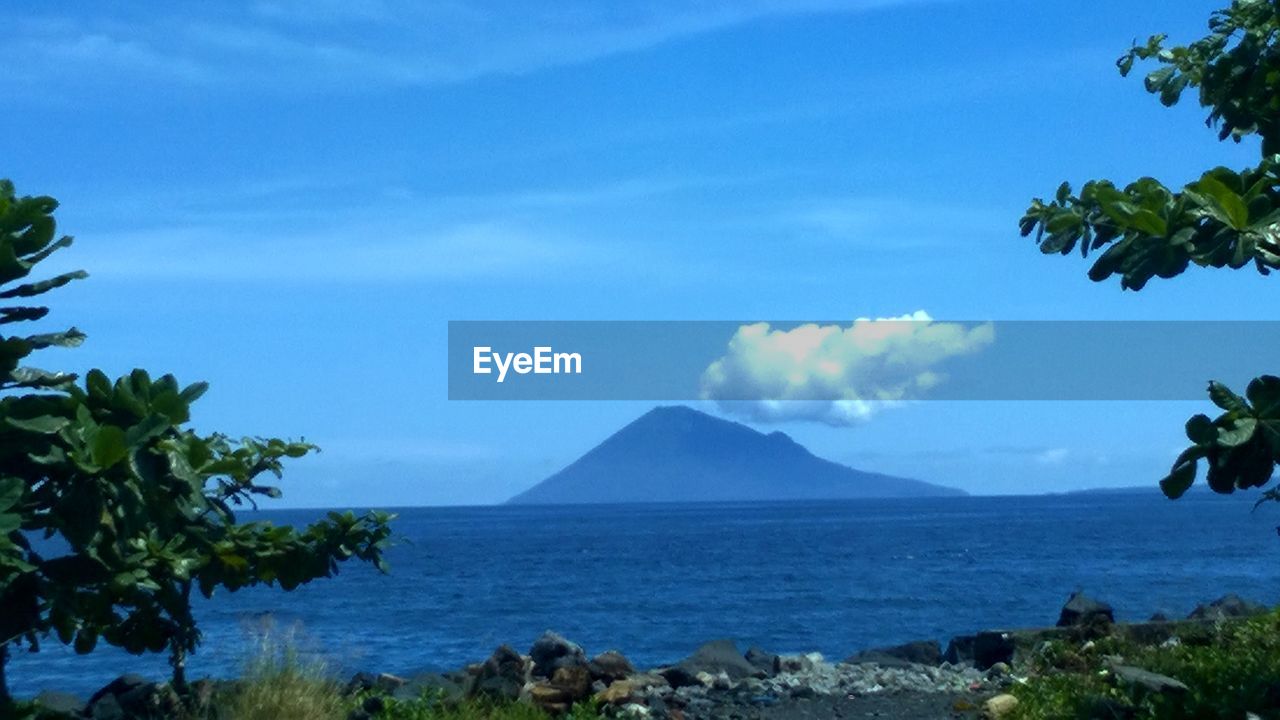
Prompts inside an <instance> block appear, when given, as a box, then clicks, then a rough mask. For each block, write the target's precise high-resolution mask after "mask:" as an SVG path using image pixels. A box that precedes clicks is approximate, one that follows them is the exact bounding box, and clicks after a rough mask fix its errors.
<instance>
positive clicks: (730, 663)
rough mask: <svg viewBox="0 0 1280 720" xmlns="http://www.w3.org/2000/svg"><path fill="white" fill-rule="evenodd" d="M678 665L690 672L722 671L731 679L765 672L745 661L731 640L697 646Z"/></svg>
mask: <svg viewBox="0 0 1280 720" xmlns="http://www.w3.org/2000/svg"><path fill="white" fill-rule="evenodd" d="M680 667H682V668H684V669H685V670H688V671H689V672H690V673H693V674H695V675H696V674H697V673H699V672H706V673H710V674H712V675H715V674H716V673H720V672H723V673H725V674H726V675H728V676H729V678H730V679H732V680H741V679H743V678H748V677H764V676H765V675H766V673H765V672H763V671H762V670H760V669H759V668H757V667H756V666H755V665H752V664H751V663H749V662H747V659H746V658H745V657H743V655H742V653H741V652H739V651H738V646H737V644H736V643H734V642H733V641H732V640H712V641H711V642H709V643H706V644H704V645H703V646H702V647H700V648H698V649H697V650H696V651H694V653H693V654H692V655H690V656H689V657H687V658H685V659H684V660H683V661H681V662H680Z"/></svg>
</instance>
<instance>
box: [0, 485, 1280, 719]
mask: <svg viewBox="0 0 1280 720" xmlns="http://www.w3.org/2000/svg"><path fill="white" fill-rule="evenodd" d="M1255 498H1256V494H1254V495H1252V496H1251V497H1248V498H1245V497H1218V496H1213V495H1210V494H1208V493H1204V494H1198V495H1197V494H1193V495H1191V496H1188V497H1185V498H1183V499H1181V500H1179V501H1176V502H1174V501H1169V500H1166V499H1164V498H1163V497H1162V496H1160V494H1159V492H1158V491H1156V490H1151V491H1146V492H1128V493H1083V494H1069V495H1057V496H1037V497H956V498H925V499H909V500H860V501H840V502H803V503H776V504H767V503H764V504H762V503H751V504H696V505H661V504H655V505H595V506H560V507H529V506H497V507H453V508H403V509H399V510H396V511H395V512H397V514H398V518H397V519H396V520H395V522H394V529H395V534H396V539H397V544H396V546H395V547H394V548H393V549H392V550H391V551H390V553H389V555H388V557H389V560H390V563H391V568H390V572H389V573H388V574H385V575H384V574H380V573H378V572H377V571H376V570H374V569H372V568H370V567H368V566H362V565H359V564H356V563H348V564H345V565H343V566H342V570H341V573H340V574H339V575H338V576H337V577H335V578H333V579H323V580H319V581H316V582H313V583H311V584H310V585H307V586H304V587H302V588H299V589H297V590H295V591H293V592H284V591H281V590H279V589H276V588H270V587H260V588H253V589H248V590H241V591H238V592H234V593H228V592H220V593H218V594H216V595H215V596H214V598H213V599H212V600H209V601H205V600H200V601H199V602H198V605H197V608H196V614H197V617H198V619H199V622H200V626H201V628H202V630H203V633H204V642H203V645H202V646H201V648H200V650H199V651H198V652H197V653H196V655H195V656H194V657H193V658H192V661H191V664H190V670H189V673H190V675H191V676H192V677H200V676H212V677H231V676H235V675H236V674H237V673H238V672H239V670H240V669H241V668H242V667H243V666H244V663H245V662H246V660H247V658H248V657H250V656H251V655H252V650H251V648H253V647H254V646H255V644H256V643H257V642H258V641H259V640H260V639H261V636H262V634H263V633H267V634H269V635H272V636H275V637H289V638H292V641H293V642H295V643H296V644H297V646H298V647H299V648H301V649H302V651H303V653H304V654H305V656H306V657H307V658H309V660H311V661H314V662H317V663H324V664H325V665H326V666H327V667H328V668H329V669H330V671H331V672H333V673H335V674H336V675H339V676H346V675H348V674H351V673H354V672H356V671H358V670H369V671H374V672H389V673H394V674H397V675H402V676H411V675H413V674H416V673H420V672H429V671H442V670H449V669H456V668H460V667H462V666H463V665H465V664H467V663H470V662H476V661H479V660H483V659H484V658H485V657H487V656H488V655H489V654H490V653H491V652H492V651H493V650H494V648H496V647H497V646H499V645H501V644H504V643H505V644H509V645H511V646H512V647H515V648H516V649H518V650H520V651H522V652H524V651H527V650H528V648H529V646H530V645H531V644H532V642H533V641H534V639H535V638H537V637H538V636H539V635H540V634H541V633H542V632H543V631H545V630H548V629H552V630H555V631H557V632H559V633H561V634H563V635H565V636H566V637H568V638H570V639H572V640H574V641H576V642H578V643H579V644H581V645H582V646H583V647H584V648H585V649H586V650H587V652H588V653H591V654H594V653H597V652H602V651H604V650H607V649H617V650H620V651H621V652H623V653H624V654H625V655H627V656H628V657H629V658H631V660H632V661H633V662H634V663H635V664H637V665H639V666H654V665H659V664H663V663H669V662H673V661H676V660H678V659H680V658H682V657H684V656H686V655H688V654H689V653H690V652H692V651H693V650H694V649H695V648H696V647H697V646H698V645H700V644H701V643H702V642H704V641H707V640H712V639H717V638H733V639H735V640H737V641H738V643H739V644H740V646H741V647H742V648H743V649H745V648H747V647H748V646H752V645H755V646H759V647H762V648H765V649H767V650H770V651H773V652H779V653H782V652H810V651H817V652H821V653H823V655H825V656H826V657H827V658H829V659H833V660H839V659H842V658H844V657H846V656H848V655H850V654H852V653H854V652H855V651H858V650H861V649H865V648H869V647H875V646H883V645H890V644H898V643H903V642H907V641H913V640H919V639H937V640H939V641H941V642H942V643H943V645H944V646H945V644H946V640H947V639H948V638H949V637H951V636H953V635H956V634H961V633H967V632H973V631H977V630H983V629H993V628H1010V627H1036V626H1045V625H1052V624H1053V623H1054V622H1055V621H1056V619H1057V615H1058V611H1059V609H1060V608H1061V606H1062V604H1063V603H1064V602H1065V601H1066V599H1067V597H1068V596H1069V595H1070V594H1071V593H1072V592H1073V591H1076V590H1083V591H1085V592H1086V593H1088V594H1089V595H1091V596H1094V597H1097V598H1099V599H1101V600H1104V601H1106V602H1108V603H1110V604H1111V605H1113V606H1114V607H1115V609H1116V614H1117V615H1118V617H1119V618H1120V619H1123V620H1144V619H1146V618H1148V617H1150V616H1151V615H1152V614H1153V613H1155V612H1162V613H1165V614H1166V615H1168V616H1169V617H1183V616H1185V615H1186V614H1187V613H1188V612H1190V611H1191V610H1192V609H1193V608H1194V607H1195V606H1196V605H1197V604H1198V603H1201V602H1205V601H1208V600H1212V599H1214V598H1217V597H1219V596H1221V595H1224V594H1226V593H1237V594H1239V595H1241V596H1243V597H1245V598H1248V599H1252V600H1256V601H1259V602H1263V603H1266V604H1268V605H1274V604H1276V603H1277V602H1278V601H1280V535H1278V534H1277V525H1280V506H1275V505H1274V504H1273V505H1264V506H1263V507H1261V508H1259V509H1257V510H1256V511H1255V510H1254V509H1253V502H1252V501H1253V499H1255ZM323 514H324V511H323V510H277V511H267V510H264V511H258V512H257V513H256V514H250V516H249V517H247V518H246V519H259V520H261V519H269V520H272V521H275V522H278V523H289V524H305V523H308V522H310V521H313V520H315V519H317V518H319V517H321V516H322V515H323ZM129 672H132V673H141V674H143V675H147V676H150V677H154V678H156V679H163V678H164V677H165V676H166V673H167V665H166V661H165V658H164V657H162V656H149V657H136V656H132V655H128V654H126V653H123V652H121V651H119V650H116V649H114V648H109V647H105V646H103V647H100V648H99V649H97V650H95V651H94V652H92V653H91V654H88V655H76V654H75V653H74V652H73V651H72V650H71V649H70V648H67V647H64V646H62V645H60V644H59V643H58V641H57V640H56V639H52V638H50V639H48V640H46V641H45V642H44V643H43V645H42V647H41V649H40V651H39V652H36V653H32V652H27V651H25V650H16V651H15V653H14V657H13V658H12V661H11V662H10V667H9V673H8V674H9V682H10V685H11V689H12V690H13V691H14V692H15V694H16V695H18V696H19V697H22V696H31V695H34V694H36V693H38V692H39V691H41V690H44V689H51V690H57V691H62V692H71V693H76V694H80V695H82V696H87V695H89V694H91V693H92V692H93V691H94V690H96V689H97V688H99V687H101V686H102V685H104V684H105V683H107V682H108V681H110V680H111V679H112V678H114V677H116V676H118V675H121V674H123V673H129Z"/></svg>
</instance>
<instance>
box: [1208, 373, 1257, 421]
mask: <svg viewBox="0 0 1280 720" xmlns="http://www.w3.org/2000/svg"><path fill="white" fill-rule="evenodd" d="M1209 399H1210V400H1212V401H1213V404H1214V405H1217V406H1218V407H1220V408H1222V409H1223V410H1226V411H1227V412H1231V413H1237V414H1244V413H1247V412H1248V407H1246V406H1245V402H1244V398H1242V397H1240V396H1239V395H1236V394H1235V393H1234V392H1231V388H1229V387H1227V386H1226V385H1223V384H1222V383H1220V382H1216V381H1212V382H1210V383H1209Z"/></svg>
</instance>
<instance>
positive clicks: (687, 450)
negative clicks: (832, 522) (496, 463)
mask: <svg viewBox="0 0 1280 720" xmlns="http://www.w3.org/2000/svg"><path fill="white" fill-rule="evenodd" d="M964 494H966V493H964V492H963V491H961V490H957V489H955V488H948V487H944V486H941V485H935V484H932V483H927V482H924V481H921V480H914V479H909V478H901V477H895V476H892V475H886V474H882V473H875V472H867V471H863V470H857V469H854V468H851V467H848V466H845V465H841V464H839V463H835V462H833V461H831V460H826V459H824V458H820V457H818V456H816V455H814V454H813V453H812V452H810V451H809V450H808V449H807V448H805V447H804V446H803V445H801V444H799V443H798V442H796V441H795V440H794V439H793V438H792V437H791V436H790V435H787V434H786V433H784V432H782V431H777V430H775V431H773V432H770V433H768V434H765V433H762V432H760V431H758V430H755V429H753V428H751V427H748V426H746V425H743V424H742V423H737V422H733V421H731V420H725V419H722V418H717V417H714V416H712V415H708V414H706V413H703V412H700V411H698V410H694V409H693V408H690V407H687V406H684V405H664V406H659V407H656V408H654V409H652V410H650V411H649V412H647V413H645V414H644V415H641V416H640V417H638V418H636V419H635V420H633V421H631V422H630V423H628V424H627V425H625V426H623V427H622V428H621V429H619V430H617V431H616V432H614V433H613V434H611V435H609V437H607V438H605V439H604V440H603V441H601V442H600V443H599V444H598V445H596V446H595V447H593V448H592V449H591V450H588V451H587V452H586V453H584V454H583V455H582V456H581V457H579V458H578V459H576V460H574V461H573V462H572V463H570V464H568V465H566V466H565V467H564V468H562V469H561V470H560V471H558V472H556V473H554V474H552V475H551V476H549V477H547V478H546V479H544V480H543V481H542V482H540V483H538V484H536V485H534V486H533V487H531V488H529V489H528V490H525V491H524V492H521V493H519V494H517V495H515V496H514V497H512V498H510V499H509V500H507V504H514V505H522V504H527V505H535V504H605V503H637V502H734V501H761V502H763V501H780V500H843V499H854V498H888V497H937V496H955V495H964Z"/></svg>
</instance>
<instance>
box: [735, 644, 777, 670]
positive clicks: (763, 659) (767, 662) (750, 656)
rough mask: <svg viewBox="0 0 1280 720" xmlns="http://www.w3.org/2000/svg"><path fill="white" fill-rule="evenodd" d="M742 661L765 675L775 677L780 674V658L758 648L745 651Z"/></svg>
mask: <svg viewBox="0 0 1280 720" xmlns="http://www.w3.org/2000/svg"><path fill="white" fill-rule="evenodd" d="M743 657H744V659H745V660H746V661H747V662H749V663H751V665H752V666H753V667H755V668H756V669H757V670H759V671H761V672H763V673H764V674H765V675H769V676H772V675H777V674H778V673H780V672H782V658H779V657H778V656H777V655H774V654H773V653H771V652H768V651H766V650H761V649H760V648H758V647H752V648H748V649H747V653H746V655H744V656H743Z"/></svg>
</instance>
